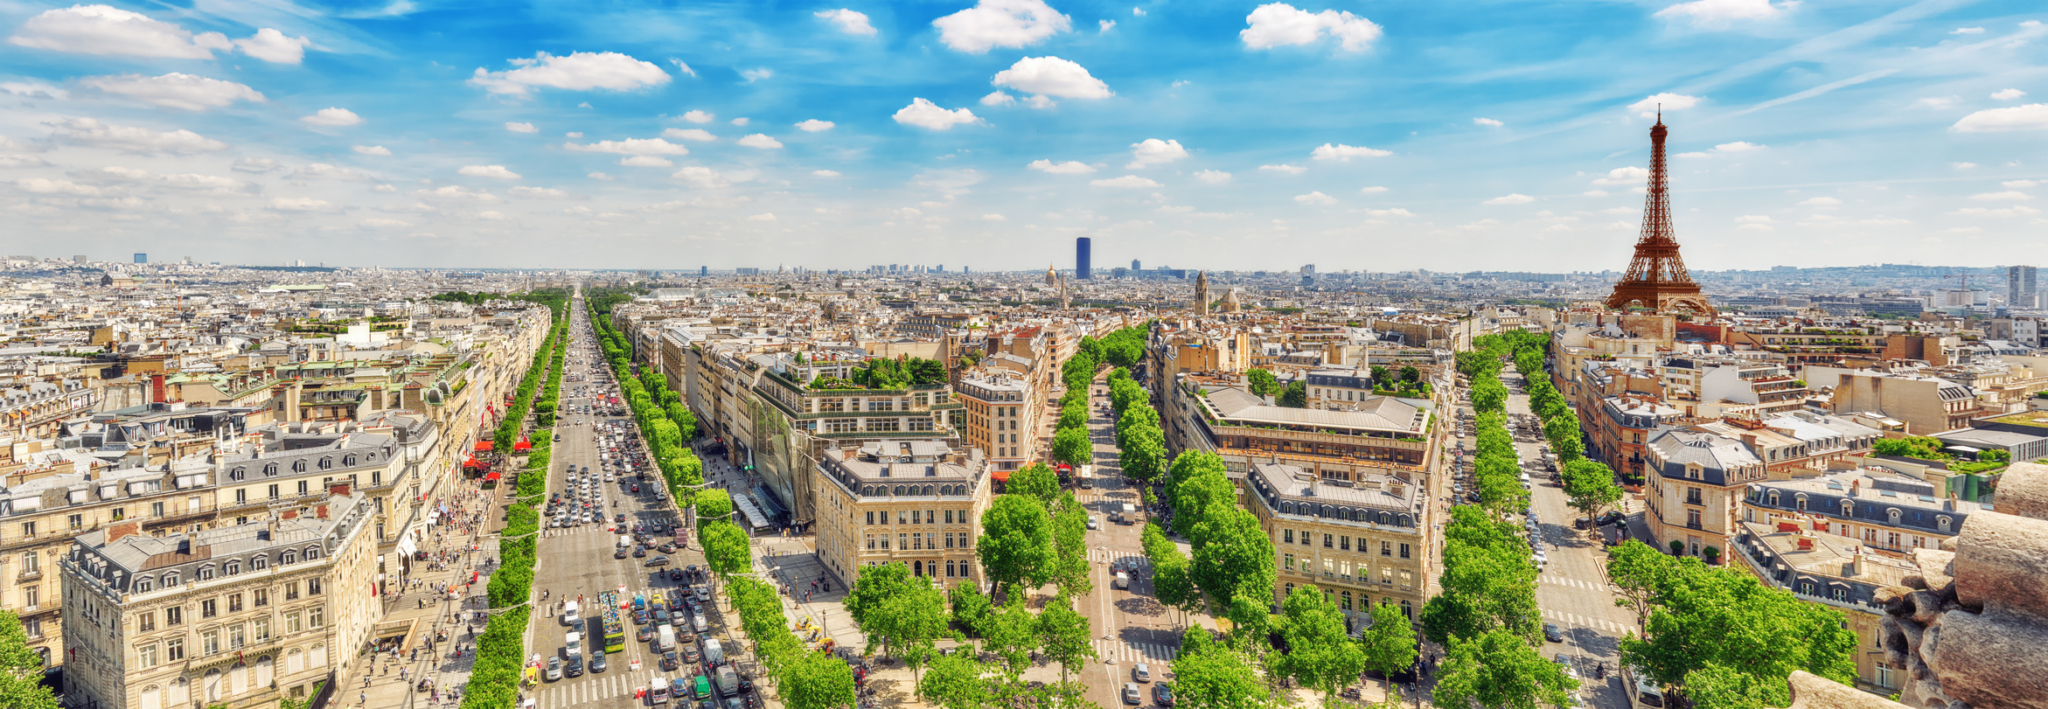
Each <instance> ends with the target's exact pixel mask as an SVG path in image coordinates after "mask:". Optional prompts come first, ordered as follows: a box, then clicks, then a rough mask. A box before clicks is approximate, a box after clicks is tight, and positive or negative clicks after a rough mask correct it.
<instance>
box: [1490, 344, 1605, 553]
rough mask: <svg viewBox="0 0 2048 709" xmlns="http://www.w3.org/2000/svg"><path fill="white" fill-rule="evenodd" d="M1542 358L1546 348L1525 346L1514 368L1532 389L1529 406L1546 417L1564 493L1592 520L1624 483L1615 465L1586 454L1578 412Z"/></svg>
mask: <svg viewBox="0 0 2048 709" xmlns="http://www.w3.org/2000/svg"><path fill="white" fill-rule="evenodd" d="M1543 361H1544V354H1543V349H1541V348H1539V347H1524V348H1521V349H1519V350H1516V352H1515V369H1516V370H1518V371H1520V372H1521V373H1522V379H1523V381H1524V382H1525V383H1526V384H1525V386H1526V387H1527V388H1528V390H1529V410H1531V411H1534V412H1536V417H1537V418H1538V419H1540V420H1542V421H1543V437H1544V439H1545V440H1548V441H1549V442H1550V450H1551V452H1553V453H1556V454H1557V462H1558V479H1559V481H1561V482H1562V483H1563V486H1564V494H1565V496H1566V497H1568V498H1569V499H1570V501H1571V506H1572V509H1575V510H1578V511H1579V512H1580V513H1582V514H1584V515H1586V517H1587V519H1589V520H1590V519H1593V518H1595V517H1597V516H1598V515H1599V514H1600V511H1601V510H1603V509H1606V508H1607V507H1608V506H1610V505H1613V504H1614V503H1616V502H1620V501H1621V487H1620V486H1619V485H1616V484H1615V482H1614V471H1613V469H1610V468H1608V467H1607V466H1606V465H1605V464H1603V463H1600V462H1598V461H1595V460H1591V459H1588V458H1586V455H1585V454H1586V446H1585V439H1584V438H1582V437H1581V436H1580V434H1579V416H1578V414H1575V413H1573V412H1572V407H1571V403H1570V402H1568V401H1566V400H1565V398H1564V394H1562V393H1560V392H1558V390H1557V387H1556V386H1554V385H1552V384H1551V383H1550V377H1548V376H1546V375H1545V374H1544V368H1543Z"/></svg>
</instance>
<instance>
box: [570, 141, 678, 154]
mask: <svg viewBox="0 0 2048 709" xmlns="http://www.w3.org/2000/svg"><path fill="white" fill-rule="evenodd" d="M562 148H563V149H565V150H569V151H572V152H580V153H614V154H617V155H689V154H690V149H689V148H685V147H683V146H680V145H676V144H675V143H671V142H668V141H666V140H662V139H660V138H627V139H625V140H600V141H597V142H595V143H563V144H562Z"/></svg>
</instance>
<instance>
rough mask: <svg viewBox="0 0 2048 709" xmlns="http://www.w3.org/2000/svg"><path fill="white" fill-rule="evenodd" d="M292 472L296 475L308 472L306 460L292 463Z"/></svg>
mask: <svg viewBox="0 0 2048 709" xmlns="http://www.w3.org/2000/svg"><path fill="white" fill-rule="evenodd" d="M292 472H294V473H303V472H306V461H304V460H294V461H292Z"/></svg>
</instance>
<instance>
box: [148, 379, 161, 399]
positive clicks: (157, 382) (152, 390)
mask: <svg viewBox="0 0 2048 709" xmlns="http://www.w3.org/2000/svg"><path fill="white" fill-rule="evenodd" d="M149 403H152V404H161V403H164V375H162V374H152V375H149Z"/></svg>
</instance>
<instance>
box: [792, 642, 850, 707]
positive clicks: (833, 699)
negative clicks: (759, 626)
mask: <svg viewBox="0 0 2048 709" xmlns="http://www.w3.org/2000/svg"><path fill="white" fill-rule="evenodd" d="M785 635H787V633H786V632H785ZM775 691H776V693H777V694H780V695H781V696H782V704H783V706H786V707H789V709H836V708H837V707H849V706H853V705H854V703H855V701H856V697H855V696H854V693H853V668H852V667H851V666H848V665H847V664H846V663H845V662H842V661H840V660H839V658H836V657H833V656H831V655H826V654H823V653H816V652H799V653H797V654H796V657H794V658H790V659H789V660H788V662H787V663H786V664H784V665H783V667H782V671H781V672H779V673H777V676H776V681H775Z"/></svg>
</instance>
